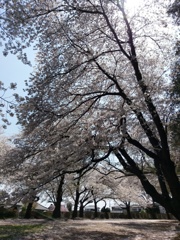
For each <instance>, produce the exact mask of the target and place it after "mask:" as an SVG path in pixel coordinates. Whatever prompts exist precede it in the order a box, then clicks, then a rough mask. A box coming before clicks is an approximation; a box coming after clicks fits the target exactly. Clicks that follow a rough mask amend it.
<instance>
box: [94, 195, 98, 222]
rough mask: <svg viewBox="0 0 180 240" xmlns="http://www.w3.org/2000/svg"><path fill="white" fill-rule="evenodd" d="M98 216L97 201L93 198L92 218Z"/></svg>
mask: <svg viewBox="0 0 180 240" xmlns="http://www.w3.org/2000/svg"><path fill="white" fill-rule="evenodd" d="M97 217H98V209H97V202H96V200H95V199H94V218H97Z"/></svg>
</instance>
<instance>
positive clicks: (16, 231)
mask: <svg viewBox="0 0 180 240" xmlns="http://www.w3.org/2000/svg"><path fill="white" fill-rule="evenodd" d="M42 227H43V226H42V225H41V224H33V225H2V226H0V239H1V240H15V239H20V238H22V237H23V236H27V235H29V234H30V233H36V232H38V231H40V230H41V229H42Z"/></svg>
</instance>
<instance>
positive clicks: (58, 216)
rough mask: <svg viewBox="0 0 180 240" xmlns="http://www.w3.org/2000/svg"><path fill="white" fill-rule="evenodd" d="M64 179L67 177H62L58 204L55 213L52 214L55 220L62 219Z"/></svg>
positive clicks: (57, 196) (58, 192)
mask: <svg viewBox="0 0 180 240" xmlns="http://www.w3.org/2000/svg"><path fill="white" fill-rule="evenodd" d="M64 177H65V175H62V176H61V179H60V183H59V186H58V190H57V195H56V202H55V203H54V205H55V208H54V211H53V214H52V217H53V218H61V202H62V196H63V184H64Z"/></svg>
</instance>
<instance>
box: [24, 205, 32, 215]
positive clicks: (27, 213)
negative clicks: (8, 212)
mask: <svg viewBox="0 0 180 240" xmlns="http://www.w3.org/2000/svg"><path fill="white" fill-rule="evenodd" d="M32 206H33V202H29V203H28V206H27V208H26V213H25V216H24V218H26V219H29V218H31V212H32Z"/></svg>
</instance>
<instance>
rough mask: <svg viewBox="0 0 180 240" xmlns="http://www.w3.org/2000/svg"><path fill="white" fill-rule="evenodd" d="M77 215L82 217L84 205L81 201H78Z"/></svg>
mask: <svg viewBox="0 0 180 240" xmlns="http://www.w3.org/2000/svg"><path fill="white" fill-rule="evenodd" d="M79 217H81V218H83V217H84V206H83V201H80V208H79Z"/></svg>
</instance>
